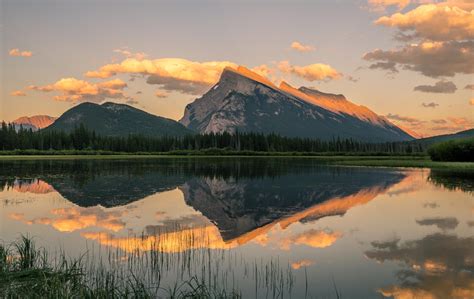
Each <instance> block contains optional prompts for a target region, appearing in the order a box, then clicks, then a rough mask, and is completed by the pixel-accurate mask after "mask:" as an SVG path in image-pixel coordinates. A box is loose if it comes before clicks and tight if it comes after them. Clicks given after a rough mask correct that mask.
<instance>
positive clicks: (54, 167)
mask: <svg viewBox="0 0 474 299" xmlns="http://www.w3.org/2000/svg"><path fill="white" fill-rule="evenodd" d="M2 164H3V165H2V166H4V168H3V169H5V172H6V173H3V177H0V183H1V186H3V188H6V189H8V188H11V187H13V188H16V189H18V190H28V192H38V193H43V192H45V190H47V191H48V192H54V191H57V192H58V193H59V194H61V196H62V197H64V198H65V199H67V200H68V201H70V202H72V203H74V204H76V205H77V207H72V208H68V209H55V210H52V211H51V217H49V218H47V217H43V218H39V219H26V218H25V217H24V216H23V215H21V214H15V215H10V216H11V217H12V218H14V219H16V220H19V221H22V222H24V223H28V224H47V225H51V226H52V227H54V228H55V229H57V230H59V231H61V232H72V231H76V230H82V229H85V228H90V227H96V228H102V229H104V230H105V231H108V232H87V233H86V232H83V233H82V235H83V236H84V237H86V238H88V239H94V240H98V241H100V242H101V243H103V244H109V245H113V244H115V246H117V247H120V248H125V247H126V246H129V244H131V243H133V242H131V240H130V238H127V240H125V238H123V239H122V237H117V236H114V235H112V234H111V233H112V232H117V231H119V230H121V229H123V228H124V227H125V226H126V223H125V221H124V220H123V218H124V217H125V216H126V214H127V213H128V209H129V208H132V206H133V205H132V204H131V203H133V202H136V201H138V200H141V199H143V198H146V197H148V196H150V195H153V194H158V193H161V192H165V191H170V190H174V189H176V188H178V189H179V190H181V192H182V193H183V195H184V201H185V203H186V205H188V206H190V207H192V208H193V209H195V210H197V211H199V212H200V213H202V215H203V216H205V217H203V216H202V215H197V216H193V217H190V218H189V217H188V218H186V217H185V218H178V219H175V220H174V221H175V223H177V224H178V226H176V225H174V226H173V224H172V223H166V222H165V223H163V224H160V225H149V226H147V227H146V229H145V232H144V233H145V234H146V235H147V238H149V239H146V240H145V242H144V244H142V245H139V246H141V247H144V248H148V247H150V246H151V244H153V243H155V242H163V240H170V239H172V238H177V239H180V238H184V239H188V238H190V236H193V239H196V238H197V239H199V238H201V237H202V241H201V242H196V240H194V241H193V242H194V243H193V244H194V245H193V246H198V247H199V246H204V245H203V244H204V241H206V242H209V244H207V245H206V247H210V248H230V247H234V246H237V245H241V244H245V243H247V242H249V241H251V240H255V241H256V242H260V243H261V244H265V243H268V242H271V241H272V240H268V238H267V237H265V236H266V234H268V233H269V232H270V231H271V230H275V229H285V228H286V227H288V226H289V225H290V224H292V223H295V222H302V223H304V222H308V221H314V220H317V219H319V218H322V217H326V216H333V215H343V214H344V213H346V212H347V210H349V209H350V208H352V207H354V206H357V205H361V204H365V203H367V202H369V201H370V200H372V199H373V198H375V197H376V196H377V195H378V194H380V193H383V192H385V191H386V190H388V189H389V188H390V187H391V186H393V185H395V184H398V183H399V182H401V181H402V180H403V179H404V178H405V177H406V176H407V174H406V173H404V172H400V171H396V170H386V169H382V170H381V169H374V168H343V167H333V166H324V165H321V164H319V163H318V162H317V161H315V160H312V159H259V158H246V159H205V158H201V159H195V158H189V159H182V158H181V159H169V158H168V159H160V160H159V163H157V161H156V160H153V159H140V160H134V161H127V160H115V161H114V160H85V161H84V160H69V161H68V160H64V161H54V162H52V161H46V160H42V161H22V162H21V163H20V162H2ZM5 164H8V165H5ZM10 172H11V175H10V176H9V173H10ZM13 174H14V176H13ZM12 177H15V178H14V179H12ZM22 177H23V178H27V179H23V180H22V179H21V178H22ZM28 178H34V179H28ZM2 181H3V182H2ZM15 186H16V187H15ZM18 186H21V187H18ZM98 205H100V206H102V207H99V206H98ZM119 206H124V207H125V209H122V210H117V209H114V210H113V211H112V210H108V208H111V207H119ZM103 207H105V209H104V208H103ZM177 227H179V229H177ZM202 231H204V233H202ZM157 232H159V234H160V236H159V237H158V238H159V239H156V238H157V235H158V234H157ZM340 237H341V234H340V233H339V232H336V231H327V230H312V231H308V232H305V233H304V234H303V233H302V234H301V235H298V236H287V237H286V239H282V240H279V241H278V242H276V243H278V244H274V245H275V246H278V247H279V248H280V249H283V250H285V249H288V248H289V247H290V246H291V245H292V244H302V245H306V246H312V247H319V248H322V247H327V246H330V245H331V244H332V243H334V242H335V241H336V240H337V239H339V238H340ZM160 238H161V239H160ZM141 239H142V241H143V238H141ZM146 243H148V245H146ZM125 244H127V245H125ZM162 244H164V243H162ZM163 246H164V245H163ZM165 247H166V246H165ZM185 247H187V246H185ZM163 249H164V250H166V251H171V250H172V249H171V247H170V248H163ZM173 250H174V249H173Z"/></svg>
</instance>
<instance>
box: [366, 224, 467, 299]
mask: <svg viewBox="0 0 474 299" xmlns="http://www.w3.org/2000/svg"><path fill="white" fill-rule="evenodd" d="M372 246H373V249H372V250H370V251H367V252H366V255H367V257H369V258H370V259H374V260H377V261H378V262H382V263H383V262H386V261H394V262H398V263H401V264H402V266H403V269H402V270H399V271H398V272H397V277H398V280H399V284H396V285H391V286H387V287H383V288H381V289H380V290H379V291H380V293H381V294H383V295H384V296H386V297H394V298H474V274H473V273H474V238H472V237H467V238H463V237H458V236H456V235H450V234H442V233H435V234H431V235H428V236H426V237H424V238H422V239H419V240H411V241H406V242H403V243H402V242H400V241H399V240H395V241H391V242H373V243H372Z"/></svg>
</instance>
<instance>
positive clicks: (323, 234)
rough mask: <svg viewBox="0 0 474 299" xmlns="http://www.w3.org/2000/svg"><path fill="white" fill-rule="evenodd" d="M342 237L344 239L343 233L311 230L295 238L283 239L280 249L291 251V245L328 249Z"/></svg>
mask: <svg viewBox="0 0 474 299" xmlns="http://www.w3.org/2000/svg"><path fill="white" fill-rule="evenodd" d="M340 237H342V233H340V232H333V231H329V230H327V231H325V230H317V229H310V230H308V231H305V232H302V233H300V234H297V235H295V236H290V237H286V238H283V239H282V240H281V241H280V248H281V249H283V250H289V249H290V247H291V245H306V246H310V247H314V248H326V247H329V246H331V245H332V244H334V242H336V241H337V240H338V239H339V238H340Z"/></svg>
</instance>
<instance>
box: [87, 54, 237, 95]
mask: <svg viewBox="0 0 474 299" xmlns="http://www.w3.org/2000/svg"><path fill="white" fill-rule="evenodd" d="M227 66H230V67H236V66H237V65H236V64H234V63H232V62H229V61H208V62H196V61H190V60H187V59H182V58H161V59H154V60H150V59H142V60H139V59H136V58H127V59H125V60H123V61H122V62H120V63H116V64H107V65H104V66H102V67H100V68H99V69H98V70H96V71H89V72H87V73H86V74H85V75H86V76H87V77H90V78H110V77H112V76H115V75H117V74H129V75H143V76H148V78H147V83H149V84H158V85H161V88H162V89H164V90H167V91H179V92H182V93H189V94H200V93H202V92H203V91H205V90H206V89H207V88H209V87H210V86H211V85H212V84H214V83H215V82H216V81H217V80H218V79H219V76H220V74H221V72H222V70H223V69H224V68H225V67H227Z"/></svg>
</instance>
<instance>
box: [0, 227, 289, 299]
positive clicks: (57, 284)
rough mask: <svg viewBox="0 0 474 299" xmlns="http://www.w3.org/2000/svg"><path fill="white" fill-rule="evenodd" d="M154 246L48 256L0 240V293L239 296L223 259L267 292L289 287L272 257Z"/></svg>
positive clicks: (31, 246)
mask: <svg viewBox="0 0 474 299" xmlns="http://www.w3.org/2000/svg"><path fill="white" fill-rule="evenodd" d="M191 241H192V240H191V239H189V240H179V241H178V240H177V242H191ZM159 246H160V245H159V244H156V247H153V248H152V249H151V250H146V251H145V250H141V249H136V250H133V251H132V252H124V251H120V250H116V249H113V248H112V247H107V248H106V253H105V256H106V257H105V259H102V258H100V259H99V258H98V257H97V255H94V254H92V253H91V252H86V253H84V254H83V255H82V256H81V257H79V258H77V259H69V258H67V257H66V255H65V254H64V253H63V252H60V253H59V255H56V256H53V257H50V256H49V255H48V252H47V251H46V250H45V249H43V248H37V247H36V244H35V242H34V240H33V239H32V238H30V237H25V236H22V237H21V238H20V239H18V240H17V241H14V242H13V243H11V244H0V298H158V297H159V298H241V297H242V293H241V291H239V290H238V285H234V280H235V277H234V272H235V268H234V266H232V265H231V264H230V263H229V261H234V262H236V263H237V262H238V263H240V264H242V263H243V264H244V265H245V269H246V273H247V274H246V275H245V276H246V277H244V278H243V279H250V280H252V279H253V281H254V283H255V286H256V288H257V287H258V289H259V290H263V292H264V293H266V297H267V298H283V297H286V296H287V295H289V294H290V293H291V291H292V287H293V283H294V278H293V273H292V270H291V269H290V268H289V265H288V267H287V268H282V267H280V265H279V262H278V261H277V260H276V261H275V260H271V261H269V262H263V261H259V262H257V261H255V262H253V263H248V262H247V261H245V260H238V258H237V257H236V256H235V255H233V253H232V252H231V251H213V250H210V249H208V248H201V249H195V250H187V251H183V252H176V253H173V254H169V253H168V254H166V253H163V252H162V251H160V250H159V248H160V247H159ZM101 250H103V249H101ZM226 255H227V256H226ZM249 269H255V273H253V271H250V270H249ZM165 279H168V282H169V280H170V279H171V283H165ZM239 279H242V278H240V277H239ZM261 293H262V291H260V294H261Z"/></svg>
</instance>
